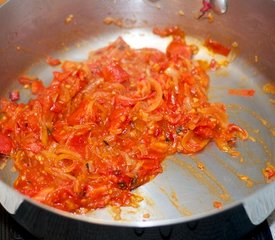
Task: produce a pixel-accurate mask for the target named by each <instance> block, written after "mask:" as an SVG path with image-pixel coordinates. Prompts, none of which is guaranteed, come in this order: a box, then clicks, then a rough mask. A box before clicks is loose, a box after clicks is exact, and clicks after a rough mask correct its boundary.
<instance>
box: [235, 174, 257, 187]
mask: <svg viewBox="0 0 275 240" xmlns="http://www.w3.org/2000/svg"><path fill="white" fill-rule="evenodd" d="M237 176H238V178H239V179H240V180H242V181H244V182H245V183H246V186H247V187H253V185H254V183H253V181H252V180H251V179H250V177H248V176H246V175H241V174H237Z"/></svg>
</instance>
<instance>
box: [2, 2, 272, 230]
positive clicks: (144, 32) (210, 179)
mask: <svg viewBox="0 0 275 240" xmlns="http://www.w3.org/2000/svg"><path fill="white" fill-rule="evenodd" d="M30 2H31V1H26V4H25V6H23V5H22V4H21V3H18V2H16V1H9V2H8V3H7V4H6V5H5V6H3V7H2V8H1V9H0V20H1V19H2V18H4V17H6V18H8V13H9V14H12V13H14V8H15V7H17V9H25V11H27V12H29V13H30V12H31V10H30V9H32V8H34V7H36V9H37V11H38V13H35V14H34V15H35V16H29V17H26V19H25V22H24V21H23V22H22V23H17V22H16V20H14V19H13V20H12V21H11V22H10V23H7V25H8V26H9V25H10V26H9V27H10V28H11V29H12V30H11V29H9V28H8V27H7V26H1V28H3V31H2V30H1V32H3V33H6V34H5V36H4V35H2V36H1V38H4V40H6V41H4V40H2V39H1V44H2V45H1V46H3V47H2V48H1V49H0V54H1V55H0V58H1V65H0V69H1V73H3V74H2V77H1V95H3V96H7V93H8V92H9V91H10V90H11V89H14V88H15V87H18V86H17V85H16V81H12V80H14V79H16V77H17V76H19V75H20V74H23V73H24V74H28V75H31V76H38V77H39V79H43V81H44V82H45V84H47V83H49V81H50V80H51V78H52V72H53V71H54V70H57V69H58V68H53V67H50V66H48V65H47V64H46V63H45V61H44V60H45V57H44V56H45V54H50V55H52V56H54V57H57V58H59V59H60V60H65V59H68V60H73V61H82V60H85V59H87V57H88V53H89V52H90V51H91V50H95V49H97V48H99V47H103V46H106V45H108V44H109V43H110V42H112V41H114V40H115V39H116V38H117V37H118V36H122V37H123V38H124V39H125V41H126V42H127V43H128V44H129V45H130V46H131V47H134V48H141V47H154V48H158V49H160V50H163V51H164V50H165V48H166V45H167V44H168V42H169V40H170V39H169V38H164V39H162V38H159V37H157V36H155V35H153V34H152V33H151V30H152V27H153V26H167V25H171V24H173V25H175V24H179V25H180V26H181V27H182V28H183V29H184V30H185V31H186V34H187V36H188V37H187V42H188V43H193V44H196V45H198V46H199V49H200V51H199V53H198V54H197V55H196V56H195V57H196V58H198V59H208V60H209V59H212V58H215V59H219V60H221V61H224V60H226V61H228V62H229V65H228V66H227V67H222V68H220V69H219V70H216V71H210V72H209V74H210V78H211V82H210V89H209V100H210V101H211V102H222V103H225V104H226V107H227V112H228V115H229V117H230V122H233V123H236V124H238V125H240V126H241V127H243V128H244V129H246V130H247V131H248V133H249V138H248V140H246V141H238V143H237V149H238V151H240V152H241V155H240V156H239V157H234V158H233V157H231V156H229V155H228V154H225V153H223V152H221V151H219V150H218V149H217V147H216V146H215V144H214V143H211V144H209V145H208V146H207V147H206V149H205V150H204V151H202V152H200V153H198V154H195V155H192V156H191V155H190V156H189V155H182V154H176V155H174V156H171V157H168V158H167V160H166V161H164V163H163V169H164V171H163V173H162V174H160V175H158V176H157V177H156V178H155V179H154V180H152V181H151V182H149V183H147V184H145V185H143V186H141V187H139V188H138V189H136V190H135V191H134V192H135V193H136V194H138V195H140V196H142V197H143V198H144V200H143V201H142V202H141V204H140V206H139V207H138V208H130V207H122V208H120V209H118V208H112V207H107V208H105V209H100V210H96V211H94V212H91V213H89V214H86V215H81V216H77V215H72V214H69V213H64V212H61V211H58V210H55V209H52V208H50V207H47V206H43V208H45V209H47V210H49V211H53V212H56V213H58V214H61V215H63V216H66V217H70V218H74V219H77V220H83V221H87V222H92V223H103V224H108V225H119V226H159V225H164V224H172V223H179V222H187V221H191V220H193V219H198V218H201V217H205V216H209V215H212V214H214V213H217V212H221V211H224V210H225V209H229V208H232V207H233V206H237V205H240V204H243V205H244V207H245V209H246V211H247V214H248V216H249V218H250V220H251V221H252V222H253V223H255V224H258V223H260V222H261V221H263V220H264V219H265V218H266V217H267V216H268V215H269V214H270V213H271V212H272V211H274V208H275V185H274V184H275V183H274V182H273V183H266V181H265V178H264V176H263V174H262V170H263V169H264V168H265V167H266V165H267V164H268V163H271V164H273V165H274V143H275V141H274V136H275V127H274V108H275V105H274V102H275V96H274V91H272V85H273V86H274V76H275V75H274V68H273V70H271V69H272V68H271V67H270V66H271V64H270V60H272V56H270V54H268V51H269V50H270V51H271V52H272V51H273V53H272V54H273V56H274V55H275V50H274V46H273V48H272V47H271V46H270V48H269V47H268V46H266V44H271V42H272V41H273V44H274V39H273V40H271V39H270V38H271V37H270V38H266V39H267V40H261V38H259V40H258V42H257V44H260V43H261V41H262V44H263V47H262V48H260V47H259V46H258V47H257V46H255V47H253V48H251V45H249V42H247V41H248V40H247V39H245V37H244V36H243V35H240V32H239V31H238V30H237V29H234V21H235V20H234V19H235V18H234V16H235V14H239V12H238V11H240V10H236V9H237V7H240V9H242V7H243V8H244V6H241V5H240V6H237V5H236V3H234V1H233V2H232V5H231V9H234V10H236V11H235V12H234V11H233V10H232V11H230V8H229V12H228V13H227V16H226V17H227V19H229V20H230V21H232V23H228V21H229V20H228V21H227V20H226V18H225V17H224V16H215V19H214V21H213V22H212V20H211V22H209V19H208V18H207V17H206V18H204V19H200V20H197V19H196V18H195V17H194V16H195V15H196V10H198V9H199V6H200V1H194V3H189V2H188V3H186V2H184V1H183V2H182V3H180V2H179V1H171V3H172V2H173V4H170V5H167V2H165V1H156V2H155V1H154V2H147V1H136V2H131V1H110V2H111V3H110V2H109V3H110V4H107V3H106V2H107V1H92V2H93V4H88V3H84V1H83V5H85V4H86V5H85V6H86V7H83V6H82V7H80V6H79V5H81V4H79V5H76V4H75V3H74V2H73V1H68V3H67V5H66V6H64V3H62V1H56V3H51V4H50V3H49V2H50V1H37V2H36V3H35V4H33V5H35V6H32V4H30ZM100 2H101V3H100ZM122 2H123V3H124V5H121V3H122ZM119 4H120V5H119ZM126 5H127V6H126ZM273 5H274V4H273ZM117 6H120V7H117ZM62 7H63V8H62ZM116 7H117V8H116ZM248 7H249V6H248ZM273 7H274V9H275V6H273ZM60 9H64V11H62V13H61V12H60V11H58V10H60ZM93 9H98V12H97V15H96V17H95V16H90V15H89V14H88V13H89V11H93ZM126 9H133V11H131V12H129V11H126ZM143 9H145V10H146V11H145V12H146V15H144V14H143V15H142V14H141V13H142V12H143ZM186 9H192V11H187V10H186ZM4 11H5V12H4ZM45 11H47V13H48V15H49V16H50V18H47V21H46V20H45V18H44V17H43V16H44V15H43V13H45ZM162 12H164V13H166V16H163V17H161V15H162ZM268 13H272V12H271V11H269V12H268ZM273 13H274V11H273ZM20 14H21V15H22V16H18V18H20V17H23V16H24V14H23V13H19V15H20ZM39 14H40V16H42V17H41V19H40V20H41V21H42V22H43V25H41V24H40V23H37V22H35V19H36V18H37V15H39ZM152 15H154V16H156V17H155V18H154V19H152V18H151V16H152ZM25 16H27V15H26V14H25ZM110 16H111V17H115V18H117V19H119V22H115V24H111V25H106V24H104V23H103V20H104V19H105V18H106V17H110ZM168 16H169V17H168ZM246 18H247V19H244V21H247V23H249V22H255V23H258V24H261V23H262V22H265V18H264V19H255V17H254V16H250V15H248V16H247V17H246ZM85 21H86V22H87V23H86V25H85V24H84V23H85ZM117 23H119V24H117ZM190 23H192V24H193V25H192V26H191V25H190ZM51 24H53V25H54V26H55V28H54V29H53V30H52V31H53V33H52V38H51V37H50V36H48V35H47V34H46V35H45V32H44V31H40V32H39V31H38V30H36V29H37V28H38V27H41V28H43V29H50V26H51ZM53 25H52V26H53ZM121 25H122V26H121ZM95 26H97V27H96V28H95ZM261 26H262V25H261ZM221 27H223V29H225V30H227V31H215V29H217V28H220V29H221ZM242 27H243V28H244V29H245V27H244V26H243V25H242V24H241V23H240V26H239V29H242ZM22 28H23V29H24V28H25V30H26V31H25V32H24V31H23V30H22ZM247 28H248V29H246V31H247V36H251V35H252V32H253V28H252V27H250V28H251V29H249V27H248V26H247ZM260 30H261V29H260ZM272 30H273V31H274V33H275V30H274V28H273V29H271V30H270V31H271V32H272ZM225 32H226V34H224V33H225ZM28 34H29V35H28ZM30 34H32V35H30ZM208 36H211V37H213V38H216V39H217V40H219V41H221V42H223V43H225V44H227V45H230V46H232V54H231V55H230V56H229V57H228V58H227V59H221V58H220V56H217V55H214V54H211V53H209V52H208V51H207V49H206V48H204V47H203V46H202V43H203V41H204V39H205V38H206V37H208ZM255 38H257V37H255ZM260 40H261V41H260ZM264 54H266V56H265V55H264ZM272 54H271V55H272ZM273 60H274V59H273ZM273 64H274V62H273ZM16 66H17V67H16ZM272 71H273V72H272ZM272 74H273V75H272ZM271 76H273V78H271ZM6 79H9V80H11V82H8V81H6ZM231 88H238V89H253V90H255V94H254V96H252V97H243V96H234V95H230V94H228V89H231ZM21 98H22V100H23V101H27V100H28V99H29V98H30V95H29V93H28V91H27V90H22V91H21ZM11 168H12V163H11V162H9V163H8V166H7V167H6V168H5V169H4V170H3V171H0V177H1V182H0V187H1V194H0V201H1V203H2V204H3V206H4V207H5V208H6V209H7V210H8V211H9V212H11V213H14V212H15V211H16V209H17V207H18V206H19V205H20V203H21V202H22V201H23V200H24V197H23V196H21V195H20V194H18V193H16V192H15V191H14V190H12V189H11V188H10V187H9V186H12V184H13V181H14V179H15V177H16V173H14V172H13V171H11ZM3 189H4V190H3ZM11 200H12V201H11ZM28 201H32V200H28ZM34 204H35V205H38V206H39V204H37V203H34ZM217 204H218V206H219V208H217ZM220 205H221V207H220Z"/></svg>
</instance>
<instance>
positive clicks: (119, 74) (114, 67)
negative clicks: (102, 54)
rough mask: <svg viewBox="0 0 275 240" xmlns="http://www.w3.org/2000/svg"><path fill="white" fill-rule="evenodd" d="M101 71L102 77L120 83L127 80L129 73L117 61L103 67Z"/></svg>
mask: <svg viewBox="0 0 275 240" xmlns="http://www.w3.org/2000/svg"><path fill="white" fill-rule="evenodd" d="M102 73H103V77H104V79H105V80H106V81H109V82H118V83H122V82H125V81H128V80H129V74H128V73H127V72H126V71H125V70H124V69H123V68H122V67H121V66H120V65H119V64H118V63H117V62H111V63H110V64H109V65H108V66H105V67H103V69H102Z"/></svg>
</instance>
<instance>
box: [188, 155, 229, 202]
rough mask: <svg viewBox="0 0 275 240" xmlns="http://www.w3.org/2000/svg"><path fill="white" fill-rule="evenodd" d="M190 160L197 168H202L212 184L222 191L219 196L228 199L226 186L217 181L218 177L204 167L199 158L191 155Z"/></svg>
mask: <svg viewBox="0 0 275 240" xmlns="http://www.w3.org/2000/svg"><path fill="white" fill-rule="evenodd" d="M191 158H192V160H193V161H194V162H195V163H196V164H197V166H198V168H199V169H200V170H202V172H203V174H205V175H206V176H207V177H208V178H209V179H210V180H211V181H212V182H213V183H214V185H216V186H217V187H218V188H219V189H220V191H221V192H222V194H220V195H219V196H220V198H222V199H223V200H225V201H226V200H230V195H229V193H228V191H227V190H226V188H225V187H224V186H223V185H222V184H221V183H220V182H219V181H218V179H217V178H216V177H215V176H214V174H213V173H211V172H210V171H209V170H208V169H206V167H205V165H204V164H202V162H201V161H200V159H199V158H198V157H196V156H191Z"/></svg>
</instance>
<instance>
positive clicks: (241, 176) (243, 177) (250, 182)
mask: <svg viewBox="0 0 275 240" xmlns="http://www.w3.org/2000/svg"><path fill="white" fill-rule="evenodd" d="M209 152H210V155H211V156H212V157H213V158H214V159H215V160H216V161H218V162H219V163H220V164H221V165H222V166H223V167H224V168H225V169H226V170H228V171H229V172H231V173H232V174H233V175H235V176H236V177H237V178H238V179H240V180H241V181H244V182H245V183H246V186H247V187H252V186H253V185H254V182H253V180H252V179H251V178H250V177H248V176H246V175H244V174H241V173H239V172H238V171H237V170H236V169H235V168H233V167H231V166H230V165H229V164H226V162H225V161H224V159H222V158H220V157H219V156H218V155H217V154H216V153H214V152H213V151H212V150H210V151H209Z"/></svg>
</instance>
